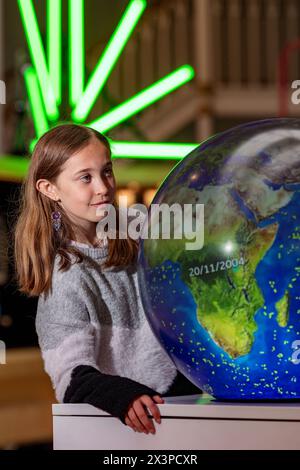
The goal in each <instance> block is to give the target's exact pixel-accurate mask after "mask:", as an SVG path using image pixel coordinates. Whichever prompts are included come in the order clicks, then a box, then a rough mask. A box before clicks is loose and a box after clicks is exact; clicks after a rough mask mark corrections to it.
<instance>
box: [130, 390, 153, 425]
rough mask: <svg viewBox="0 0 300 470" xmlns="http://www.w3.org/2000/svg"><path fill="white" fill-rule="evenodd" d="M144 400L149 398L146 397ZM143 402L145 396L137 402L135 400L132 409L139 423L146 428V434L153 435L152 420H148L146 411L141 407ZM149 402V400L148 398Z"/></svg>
mask: <svg viewBox="0 0 300 470" xmlns="http://www.w3.org/2000/svg"><path fill="white" fill-rule="evenodd" d="M146 398H150V397H148V396H146ZM144 400H145V396H144V395H143V396H142V397H141V398H140V399H139V400H136V401H135V402H134V403H133V409H134V411H135V413H136V415H137V417H138V418H139V420H140V421H141V423H142V424H143V425H144V427H145V428H146V431H147V433H148V432H151V434H155V427H154V424H153V422H152V420H151V419H150V418H148V416H147V410H146V409H145V408H144V406H143V403H144ZM150 400H151V398H150ZM151 402H152V400H151ZM152 403H153V402H152Z"/></svg>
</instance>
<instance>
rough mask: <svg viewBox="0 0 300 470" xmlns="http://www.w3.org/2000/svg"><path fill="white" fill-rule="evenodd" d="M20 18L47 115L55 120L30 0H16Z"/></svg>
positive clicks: (51, 89)
mask: <svg viewBox="0 0 300 470" xmlns="http://www.w3.org/2000/svg"><path fill="white" fill-rule="evenodd" d="M18 4H19V8H20V13H21V18H22V22H23V26H24V30H25V34H26V38H27V42H28V47H29V52H30V56H31V60H32V63H33V64H34V67H35V70H36V74H37V78H38V81H39V85H40V88H41V93H42V96H43V100H44V103H45V109H46V113H47V117H48V119H49V120H50V121H55V120H56V119H57V118H58V116H59V113H58V109H57V106H56V99H55V94H54V91H53V87H52V83H51V80H50V77H49V73H48V70H47V65H46V59H45V52H44V48H43V43H42V39H41V34H40V31H39V27H38V23H37V19H36V15H35V11H34V8H33V4H32V1H31V0H18Z"/></svg>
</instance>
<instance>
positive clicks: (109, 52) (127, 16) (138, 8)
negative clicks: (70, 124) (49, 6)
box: [70, 0, 147, 122]
mask: <svg viewBox="0 0 300 470" xmlns="http://www.w3.org/2000/svg"><path fill="white" fill-rule="evenodd" d="M73 1H74V0H70V2H71V3H72V2H73ZM146 6H147V5H146V2H145V0H132V1H131V2H130V4H129V5H128V7H127V9H126V11H125V13H124V15H123V17H122V18H121V21H120V23H119V24H118V26H117V28H116V30H115V32H114V34H113V35H112V37H111V39H110V41H109V43H108V44H107V46H106V49H105V51H104V53H103V54H102V57H101V58H100V60H99V62H98V63H97V65H96V68H95V70H94V72H93V74H92V76H91V78H90V80H89V82H88V85H87V87H86V89H85V91H84V93H83V94H81V96H80V99H79V101H78V103H77V106H76V108H75V109H74V111H73V113H72V118H73V119H74V121H78V122H83V121H84V120H85V119H86V117H87V116H88V114H89V113H90V111H91V109H92V107H93V105H94V103H95V101H96V99H97V97H98V95H99V94H100V93H101V91H102V89H103V86H104V85H105V83H106V81H107V79H108V77H109V75H110V73H111V71H112V69H113V67H114V65H115V64H116V62H117V60H118V58H119V57H120V55H121V52H122V51H123V49H124V47H125V45H126V43H127V41H128V39H129V37H130V36H131V34H132V32H133V30H134V28H135V27H136V25H137V22H138V21H139V19H140V17H141V15H142V13H143V11H144V10H145V8H146ZM74 29H75V28H74ZM75 52H76V51H75ZM80 54H81V51H80ZM71 75H73V76H76V73H72V74H71ZM79 76H80V75H79ZM78 96H79V95H78Z"/></svg>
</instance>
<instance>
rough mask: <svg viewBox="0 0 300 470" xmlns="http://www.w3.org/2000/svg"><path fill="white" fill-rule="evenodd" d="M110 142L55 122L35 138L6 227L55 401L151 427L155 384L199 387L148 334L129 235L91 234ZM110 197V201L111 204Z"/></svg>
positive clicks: (108, 186)
mask: <svg viewBox="0 0 300 470" xmlns="http://www.w3.org/2000/svg"><path fill="white" fill-rule="evenodd" d="M115 192H116V183H115V178H114V174H113V169H112V161H111V153H110V147H109V144H108V141H107V139H106V138H105V137H104V136H103V135H102V134H100V133H99V132H97V131H95V130H93V129H90V128H88V127H84V126H79V125H75V124H64V125H61V126H58V127H56V128H53V129H51V130H50V131H48V132H47V133H46V134H44V135H43V136H42V137H41V138H40V140H39V141H38V143H37V144H36V146H35V150H34V152H33V155H32V158H31V163H30V168H29V172H28V175H27V178H26V180H25V182H24V185H23V193H22V200H21V210H20V216H19V218H18V221H17V225H16V230H15V264H16V272H17V280H18V283H19V286H20V291H21V292H24V293H26V294H27V295H28V296H39V300H38V310H37V317H36V328H37V333H38V338H39V344H40V347H41V351H42V356H43V359H44V363H45V370H46V372H47V373H48V374H49V375H50V377H51V380H52V383H53V386H54V388H55V392H56V397H57V400H58V401H59V402H64V403H90V404H92V405H94V406H96V407H99V408H101V409H103V410H105V411H107V412H108V413H110V414H111V415H113V416H116V417H119V418H120V419H121V420H122V422H123V423H125V424H126V425H128V426H130V427H131V428H132V429H133V430H134V431H139V432H145V433H147V434H148V432H151V433H154V432H155V428H154V425H153V421H152V420H151V419H150V418H149V417H148V412H149V411H150V412H151V414H152V416H153V418H154V419H155V421H156V422H157V423H159V422H160V413H159V409H158V407H157V404H161V403H163V399H162V398H161V396H160V395H161V394H165V395H179V394H188V393H199V390H198V389H197V388H196V387H194V386H193V385H192V384H191V383H190V382H189V381H188V380H187V379H185V378H184V377H183V376H182V375H181V374H179V373H178V372H177V370H176V368H175V366H174V364H173V363H172V361H171V360H170V359H169V357H168V356H167V354H166V353H165V352H164V350H163V349H162V348H161V346H160V345H159V343H158V341H157V340H156V338H155V337H154V335H153V333H152V331H151V329H150V327H149V325H148V322H147V320H146V317H145V313H144V310H143V306H142V303H141V299H140V295H139V289H138V283H137V269H136V261H137V250H138V243H137V242H136V241H134V240H132V239H130V238H127V239H120V238H118V237H117V238H116V239H105V238H103V239H102V240H99V239H98V238H97V236H96V226H97V223H98V222H99V215H98V212H97V209H99V207H101V205H102V204H104V203H106V204H114V205H115ZM115 207H116V206H115Z"/></svg>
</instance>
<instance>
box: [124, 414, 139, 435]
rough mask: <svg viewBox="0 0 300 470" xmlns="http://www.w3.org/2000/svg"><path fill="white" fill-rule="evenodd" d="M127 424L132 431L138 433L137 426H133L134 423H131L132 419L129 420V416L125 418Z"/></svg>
mask: <svg viewBox="0 0 300 470" xmlns="http://www.w3.org/2000/svg"><path fill="white" fill-rule="evenodd" d="M125 424H126V425H127V426H129V427H130V428H131V429H133V430H134V432H137V428H136V426H135V425H134V424H133V422H132V421H131V419H130V418H129V416H128V415H127V416H126V418H125Z"/></svg>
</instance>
